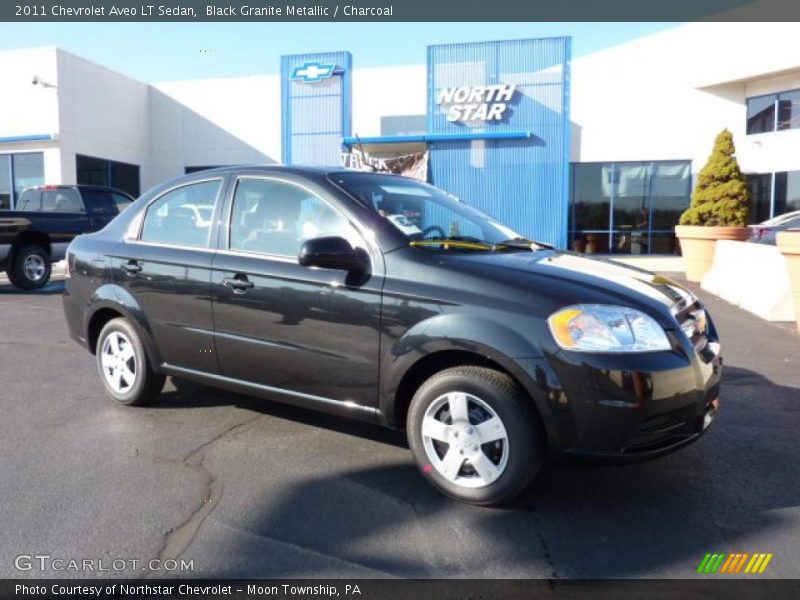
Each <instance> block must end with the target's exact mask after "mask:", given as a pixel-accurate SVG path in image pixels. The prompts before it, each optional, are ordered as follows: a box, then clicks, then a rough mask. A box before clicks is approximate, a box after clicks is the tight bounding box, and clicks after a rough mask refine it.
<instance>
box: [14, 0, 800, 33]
mask: <svg viewBox="0 0 800 600" xmlns="http://www.w3.org/2000/svg"><path fill="white" fill-rule="evenodd" d="M699 20H709V21H797V20H800V2H796V1H795V0H634V1H631V0H346V1H339V0H310V1H309V0H306V1H295V0H250V1H248V0H244V1H241V0H233V1H232V2H220V1H216V0H168V1H163V0H162V1H159V0H144V1H141V0H139V1H133V0H111V1H109V0H29V1H25V0H11V1H3V2H0V21H11V22H13V21H28V22H37V21H39V22H45V21H51V22H52V21H56V22H69V21H83V22H94V21H96V22H102V21H121V22H125V21H128V22H149V21H189V22H191V21H229V22H232V21H239V22H288V21H294V22H304V21H305V22H311V21H316V22H324V21H333V22H335V21H372V22H405V21H420V22H425V21H438V22H454V21H495V22H497V21H531V22H535V21H587V22H591V21H598V22H599V21H632V22H633V21H661V22H670V21H699ZM740 41H742V42H744V41H746V40H740ZM733 43H735V41H733Z"/></svg>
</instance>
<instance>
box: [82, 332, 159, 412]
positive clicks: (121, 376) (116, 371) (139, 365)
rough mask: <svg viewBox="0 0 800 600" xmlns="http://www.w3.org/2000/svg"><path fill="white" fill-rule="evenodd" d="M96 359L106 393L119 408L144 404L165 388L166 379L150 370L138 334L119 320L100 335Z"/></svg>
mask: <svg viewBox="0 0 800 600" xmlns="http://www.w3.org/2000/svg"><path fill="white" fill-rule="evenodd" d="M95 355H96V357H97V368H98V369H99V371H100V378H101V379H102V381H103V385H104V386H105V388H106V391H107V392H108V393H109V394H110V395H111V397H112V398H114V400H116V401H117V402H119V403H120V404H126V405H129V406H133V405H138V404H145V403H146V402H149V401H150V400H152V399H153V398H155V397H156V396H158V394H160V393H161V390H162V389H163V388H164V381H165V379H166V378H165V377H164V375H161V374H159V373H156V372H155V371H154V370H153V368H152V367H151V366H150V363H149V362H148V360H147V356H146V355H145V349H144V346H143V345H142V341H141V338H140V337H139V334H138V333H136V330H135V329H134V328H133V327H132V326H131V324H130V323H128V321H127V320H126V319H124V318H122V317H119V318H116V319H111V320H110V321H109V322H108V323H106V324H105V326H104V327H103V329H102V330H101V331H100V335H99V336H98V338H97V348H96V352H95Z"/></svg>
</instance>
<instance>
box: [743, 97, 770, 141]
mask: <svg viewBox="0 0 800 600" xmlns="http://www.w3.org/2000/svg"><path fill="white" fill-rule="evenodd" d="M775 100H776V96H775V94H770V95H768V96H759V97H757V98H748V99H747V133H748V134H751V133H764V132H766V131H775Z"/></svg>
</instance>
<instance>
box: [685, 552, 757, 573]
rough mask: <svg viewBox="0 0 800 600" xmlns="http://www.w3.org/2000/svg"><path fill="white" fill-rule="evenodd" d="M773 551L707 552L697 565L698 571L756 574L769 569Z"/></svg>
mask: <svg viewBox="0 0 800 600" xmlns="http://www.w3.org/2000/svg"><path fill="white" fill-rule="evenodd" d="M772 556H773V555H772V553H771V552H770V553H764V552H756V553H754V554H749V553H747V552H735V553H733V554H724V553H717V554H706V555H705V557H704V558H703V560H702V561H700V564H699V565H698V567H697V572H698V573H707V574H711V575H713V574H716V573H726V574H731V573H749V574H752V575H755V574H757V573H763V572H764V571H766V570H767V565H768V564H769V561H771V560H772Z"/></svg>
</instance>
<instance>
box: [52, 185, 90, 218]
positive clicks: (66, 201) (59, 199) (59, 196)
mask: <svg viewBox="0 0 800 600" xmlns="http://www.w3.org/2000/svg"><path fill="white" fill-rule="evenodd" d="M42 212H68V213H82V212H86V209H85V208H83V202H82V201H81V197H80V195H79V194H78V191H77V190H73V189H57V190H45V191H43V192H42Z"/></svg>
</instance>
